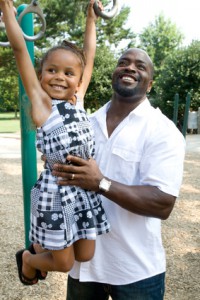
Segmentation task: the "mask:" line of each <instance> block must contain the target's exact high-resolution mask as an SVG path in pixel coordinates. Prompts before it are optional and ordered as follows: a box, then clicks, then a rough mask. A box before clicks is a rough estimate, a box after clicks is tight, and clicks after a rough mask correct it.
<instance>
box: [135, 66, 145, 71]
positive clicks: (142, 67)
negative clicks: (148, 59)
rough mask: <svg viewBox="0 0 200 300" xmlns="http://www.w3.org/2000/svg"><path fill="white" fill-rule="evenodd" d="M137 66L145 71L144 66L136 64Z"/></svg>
mask: <svg viewBox="0 0 200 300" xmlns="http://www.w3.org/2000/svg"><path fill="white" fill-rule="evenodd" d="M137 68H138V69H139V70H142V71H145V66H143V65H138V66H137Z"/></svg>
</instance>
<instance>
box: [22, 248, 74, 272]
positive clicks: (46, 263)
mask: <svg viewBox="0 0 200 300" xmlns="http://www.w3.org/2000/svg"><path fill="white" fill-rule="evenodd" d="M36 251H37V250H36ZM73 264H74V249H73V246H70V247H68V248H65V249H64V250H55V251H48V252H43V253H39V254H31V253H30V252H29V251H27V250H26V251H24V253H23V267H22V273H23V274H24V275H25V276H27V277H28V278H33V277H34V276H35V274H36V269H38V270H43V271H46V272H47V271H58V272H68V271H69V270H70V269H71V268H72V266H73Z"/></svg>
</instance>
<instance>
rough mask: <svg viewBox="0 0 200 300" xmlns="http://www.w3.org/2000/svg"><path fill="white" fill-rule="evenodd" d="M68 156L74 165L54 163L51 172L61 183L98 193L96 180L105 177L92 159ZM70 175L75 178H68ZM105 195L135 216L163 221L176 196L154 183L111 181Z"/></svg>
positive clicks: (97, 181)
mask: <svg viewBox="0 0 200 300" xmlns="http://www.w3.org/2000/svg"><path fill="white" fill-rule="evenodd" d="M67 159H68V160H69V161H70V162H71V163H72V164H73V165H55V166H54V171H53V172H52V174H53V175H55V176H58V177H61V178H62V180H59V182H58V183H59V184H60V185H76V186H80V187H81V188H83V189H88V190H92V191H96V192H99V183H100V181H101V179H102V178H103V177H104V176H103V174H102V173H101V171H100V170H99V167H98V166H97V164H96V161H95V160H94V159H89V160H87V161H86V160H84V159H81V158H78V157H74V156H70V155H69V156H68V157H67ZM72 174H74V179H73V180H71V178H72ZM108 180H110V179H108ZM110 181H111V187H110V190H109V191H108V192H106V193H104V196H105V197H106V198H108V199H110V200H111V201H113V202H115V203H116V204H118V205H120V206H121V207H123V208H124V209H127V210H129V211H130V212H133V213H135V214H138V215H143V216H147V217H154V218H159V219H162V220H165V219H167V218H168V217H169V215H170V213H171V211H172V209H173V206H174V203H175V200H176V197H174V196H172V195H169V194H167V193H164V192H162V191H161V190H159V189H158V188H157V187H154V186H129V185H125V184H122V183H119V182H116V181H113V180H110Z"/></svg>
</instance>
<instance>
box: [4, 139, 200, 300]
mask: <svg viewBox="0 0 200 300" xmlns="http://www.w3.org/2000/svg"><path fill="white" fill-rule="evenodd" d="M186 141H187V153H186V157H185V169H184V179H183V184H182V188H181V193H180V197H179V198H178V200H177V202H176V205H175V208H174V210H173V212H172V214H171V216H170V217H169V219H168V220H167V221H163V229H162V234H163V242H164V245H165V249H166V254H167V275H166V295H165V300H189V299H192V300H199V299H200V282H199V274H200V235H199V228H200V159H199V157H200V135H189V136H187V137H186ZM41 168H42V163H41V161H40V159H39V158H38V170H40V169H41ZM0 216H1V217H0V256H1V259H0V270H1V272H0V300H29V299H31V300H45V299H48V300H54V299H56V300H65V297H66V281H67V274H60V273H51V274H49V275H48V278H47V280H45V281H41V282H40V283H39V284H38V285H35V286H32V287H26V286H23V285H22V284H21V283H20V282H19V280H18V276H17V269H16V264H15V252H16V251H17V250H18V249H19V248H22V247H23V245H24V221H23V196H22V180H21V159H20V137H19V136H18V135H17V136H16V135H6V134H4V135H0ZM77 300H84V299H77ZM94 300H95V299H94Z"/></svg>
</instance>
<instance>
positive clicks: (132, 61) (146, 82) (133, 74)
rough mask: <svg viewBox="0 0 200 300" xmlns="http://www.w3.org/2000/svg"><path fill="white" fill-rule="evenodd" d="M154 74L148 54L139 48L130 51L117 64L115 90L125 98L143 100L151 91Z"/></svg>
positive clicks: (114, 78) (113, 80) (113, 79)
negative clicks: (134, 97)
mask: <svg viewBox="0 0 200 300" xmlns="http://www.w3.org/2000/svg"><path fill="white" fill-rule="evenodd" d="M152 72H153V66H152V62H151V60H150V58H149V57H148V55H147V54H146V52H144V51H143V50H141V49H137V48H133V49H129V50H128V51H126V52H125V53H124V54H123V55H122V56H121V57H120V59H119V61H118V63H117V67H116V69H115V71H114V73H113V78H112V86H113V89H114V91H115V92H116V93H117V94H118V95H120V96H122V97H124V98H129V97H133V96H136V97H138V98H140V97H141V98H143V97H144V96H146V92H147V91H148V90H150V89H151V86H152Z"/></svg>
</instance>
